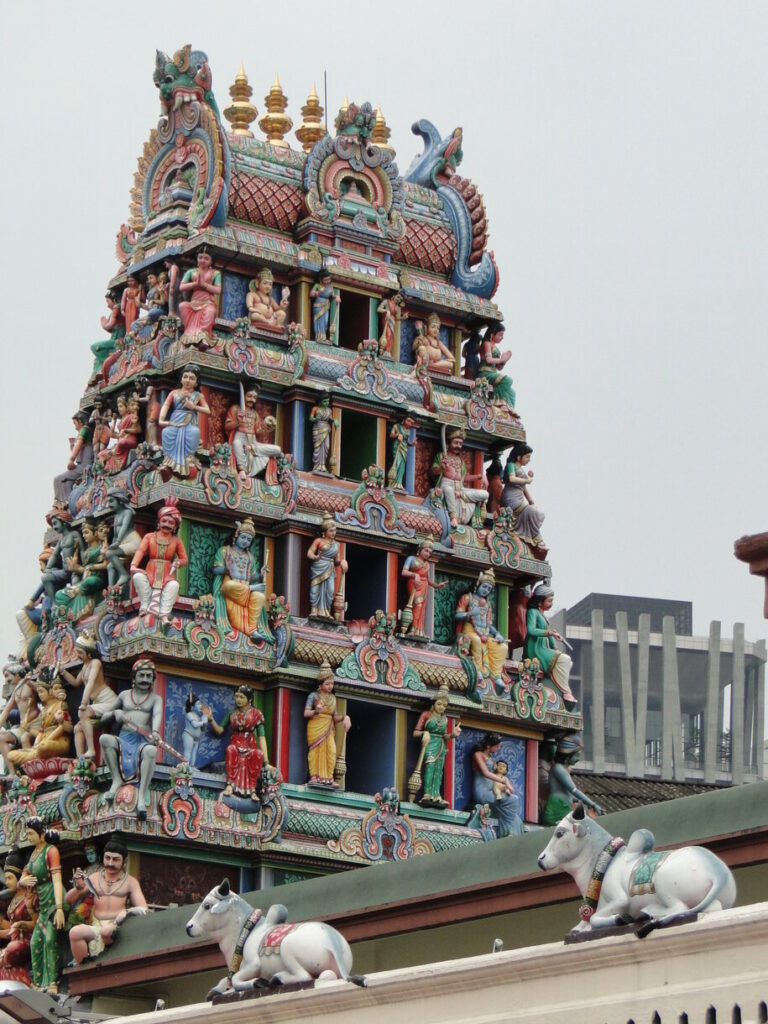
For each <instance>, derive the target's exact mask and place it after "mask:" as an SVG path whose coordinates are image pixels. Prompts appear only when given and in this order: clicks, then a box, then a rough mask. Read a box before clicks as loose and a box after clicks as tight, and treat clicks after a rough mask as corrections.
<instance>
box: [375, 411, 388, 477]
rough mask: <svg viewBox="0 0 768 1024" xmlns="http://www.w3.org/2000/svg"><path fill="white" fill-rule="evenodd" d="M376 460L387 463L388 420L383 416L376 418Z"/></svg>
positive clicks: (381, 464)
mask: <svg viewBox="0 0 768 1024" xmlns="http://www.w3.org/2000/svg"><path fill="white" fill-rule="evenodd" d="M376 461H377V462H378V464H379V465H380V466H386V464H387V421H386V420H385V419H384V418H383V417H381V416H380V417H379V418H378V419H377V420H376Z"/></svg>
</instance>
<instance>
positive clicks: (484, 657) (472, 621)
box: [454, 569, 508, 696]
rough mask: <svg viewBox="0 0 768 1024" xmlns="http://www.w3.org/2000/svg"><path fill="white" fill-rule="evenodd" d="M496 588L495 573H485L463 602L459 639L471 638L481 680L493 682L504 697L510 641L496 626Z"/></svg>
mask: <svg viewBox="0 0 768 1024" xmlns="http://www.w3.org/2000/svg"><path fill="white" fill-rule="evenodd" d="M495 588H496V577H495V575H494V572H493V569H488V570H486V571H484V572H481V573H480V575H479V576H478V578H477V583H476V584H475V586H474V588H473V589H472V590H471V591H470V592H469V593H468V594H464V595H462V597H460V598H459V603H458V605H457V606H456V614H455V616H454V617H455V619H456V623H457V625H456V635H457V637H458V636H461V635H463V636H466V637H469V651H470V656H471V658H472V661H473V662H474V663H475V667H476V668H477V674H478V677H479V678H480V679H489V680H490V681H491V682H492V683H493V687H494V690H495V691H496V693H497V694H499V695H500V696H501V695H503V694H504V693H505V692H506V691H505V687H504V680H503V679H502V672H503V670H504V660H505V659H506V657H507V647H508V645H507V640H506V638H505V637H504V636H502V634H501V633H500V632H499V630H498V629H496V627H495V626H494V624H493V606H492V604H491V596H492V594H493V592H494V590H495Z"/></svg>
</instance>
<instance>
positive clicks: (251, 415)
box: [224, 383, 283, 484]
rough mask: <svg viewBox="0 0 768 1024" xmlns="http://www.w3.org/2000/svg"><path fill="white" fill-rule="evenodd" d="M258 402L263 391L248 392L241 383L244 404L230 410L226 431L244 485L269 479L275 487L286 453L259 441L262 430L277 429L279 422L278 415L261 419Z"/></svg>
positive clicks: (249, 389) (277, 447)
mask: <svg viewBox="0 0 768 1024" xmlns="http://www.w3.org/2000/svg"><path fill="white" fill-rule="evenodd" d="M258 399H259V392H258V390H257V389H256V388H255V387H249V388H248V390H247V391H246V390H244V388H243V385H242V383H241V384H240V404H239V405H231V406H230V407H229V411H228V412H227V418H226V421H225V423H224V429H225V431H226V432H227V435H228V437H229V443H230V446H231V447H232V454H233V455H234V457H235V465H236V466H237V471H238V474H239V476H240V479H241V480H242V482H243V483H247V482H248V481H249V480H252V479H255V478H256V477H260V476H265V477H266V480H267V483H270V484H274V483H277V463H276V460H277V458H278V456H280V455H282V454H283V452H282V449H281V448H280V446H279V445H276V444H265V443H264V442H262V441H259V440H258V437H257V434H258V431H259V430H260V429H262V428H268V429H269V430H274V429H275V428H276V427H277V420H276V419H275V418H274V416H265V417H264V419H262V418H261V416H260V415H259V413H258V411H257V409H256V403H257V402H258ZM270 462H271V465H270Z"/></svg>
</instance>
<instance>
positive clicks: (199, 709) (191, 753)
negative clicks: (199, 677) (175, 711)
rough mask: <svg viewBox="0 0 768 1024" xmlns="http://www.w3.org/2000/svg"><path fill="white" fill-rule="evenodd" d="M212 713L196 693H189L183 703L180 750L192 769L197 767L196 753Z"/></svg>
mask: <svg viewBox="0 0 768 1024" xmlns="http://www.w3.org/2000/svg"><path fill="white" fill-rule="evenodd" d="M212 718H213V711H212V710H211V709H210V708H209V707H208V705H207V704H203V702H202V701H201V700H200V698H199V697H198V696H197V694H196V693H194V692H192V691H190V692H189V693H188V694H187V699H186V701H185V702H184V731H183V732H182V734H181V750H182V753H183V754H184V760H185V761H186V762H187V764H188V765H189V766H190V767H191V768H194V767H196V765H197V751H198V749H199V747H200V740H201V739H202V738H203V733H204V732H205V727H206V725H208V724H209V722H211V720H212Z"/></svg>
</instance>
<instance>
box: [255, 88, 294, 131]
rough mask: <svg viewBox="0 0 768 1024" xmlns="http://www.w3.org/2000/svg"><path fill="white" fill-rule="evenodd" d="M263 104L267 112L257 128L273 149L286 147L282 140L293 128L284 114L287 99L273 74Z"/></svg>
mask: <svg viewBox="0 0 768 1024" xmlns="http://www.w3.org/2000/svg"><path fill="white" fill-rule="evenodd" d="M264 104H265V106H266V108H267V112H266V114H265V115H264V117H262V119H261V120H260V121H259V128H261V130H262V131H263V132H264V134H265V135H266V136H267V142H268V143H269V144H270V145H272V146H275V147H278V146H287V145H288V143H287V142H286V141H285V139H284V138H283V136H284V135H287V134H288V132H289V131H290V130H291V128H293V121H292V120H291V119H290V117H289V116H288V115H287V114H286V113H285V108H286V107H287V106H288V97H287V96H286V95H285V93H284V92H283V87H282V86H281V85H280V79H279V78H278V77H277V73H275V80H274V82H273V83H272V87H271V88H270V90H269V92H268V93H267V95H266V96H265V97H264Z"/></svg>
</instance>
